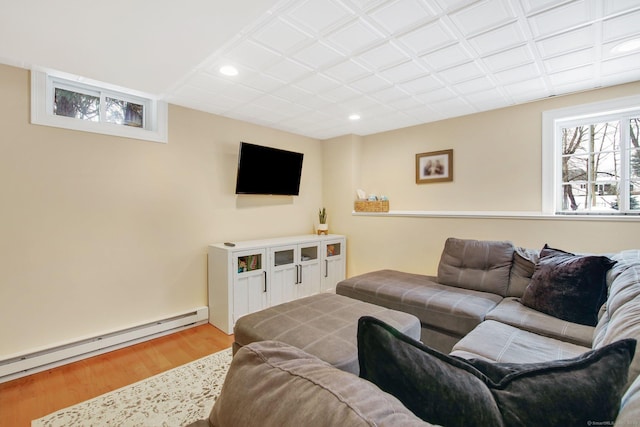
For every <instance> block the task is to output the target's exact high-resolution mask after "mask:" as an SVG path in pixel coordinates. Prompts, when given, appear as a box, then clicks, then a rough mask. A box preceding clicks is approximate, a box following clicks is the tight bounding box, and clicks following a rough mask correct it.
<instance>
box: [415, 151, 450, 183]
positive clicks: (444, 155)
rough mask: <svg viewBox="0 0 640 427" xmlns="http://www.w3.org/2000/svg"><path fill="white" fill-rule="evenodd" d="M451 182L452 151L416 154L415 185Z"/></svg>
mask: <svg viewBox="0 0 640 427" xmlns="http://www.w3.org/2000/svg"><path fill="white" fill-rule="evenodd" d="M449 181H453V149H450V150H440V151H431V152H429V153H419V154H416V184H432V183H435V182H449Z"/></svg>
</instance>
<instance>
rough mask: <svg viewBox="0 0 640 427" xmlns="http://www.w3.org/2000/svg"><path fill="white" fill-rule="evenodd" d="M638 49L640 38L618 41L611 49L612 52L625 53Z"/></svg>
mask: <svg viewBox="0 0 640 427" xmlns="http://www.w3.org/2000/svg"><path fill="white" fill-rule="evenodd" d="M638 49H640V38H638V39H631V40H627V41H624V42H622V43H619V44H617V45H615V46H614V47H613V49H611V51H612V52H613V53H625V52H631V51H634V50H638Z"/></svg>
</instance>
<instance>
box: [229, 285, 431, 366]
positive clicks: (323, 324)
mask: <svg viewBox="0 0 640 427" xmlns="http://www.w3.org/2000/svg"><path fill="white" fill-rule="evenodd" d="M362 316H372V317H375V318H378V319H380V320H382V321H384V322H386V323H388V324H389V325H391V326H393V327H394V328H396V329H398V330H399V331H401V332H403V333H404V334H406V335H408V336H410V337H411V338H414V339H416V340H419V339H420V321H419V320H418V318H417V317H416V316H414V315H412V314H408V313H403V312H401V311H396V310H390V309H388V308H384V307H380V306H377V305H374V304H369V303H366V302H362V301H359V300H356V299H353V298H349V297H345V296H342V295H336V294H329V293H322V294H316V295H312V296H310V297H306V298H301V299H298V300H294V301H291V302H287V303H284V304H280V305H276V306H273V307H269V308H267V309H265V310H262V311H258V312H255V313H252V314H248V315H246V316H243V317H241V318H240V319H238V321H237V322H236V324H235V326H234V328H233V333H234V339H235V342H234V343H233V354H235V353H236V351H238V350H239V349H240V347H242V346H245V345H247V344H250V343H252V342H254V341H267V340H275V341H281V342H284V343H287V344H290V345H292V346H294V347H298V348H299V349H302V350H304V351H306V352H307V353H310V354H312V355H314V356H317V357H319V358H320V359H322V360H324V361H325V362H328V363H330V364H331V365H333V366H335V367H336V368H338V369H342V370H343V371H347V372H351V373H353V374H356V375H358V373H359V371H360V367H359V365H358V346H357V331H358V319H359V318H360V317H362Z"/></svg>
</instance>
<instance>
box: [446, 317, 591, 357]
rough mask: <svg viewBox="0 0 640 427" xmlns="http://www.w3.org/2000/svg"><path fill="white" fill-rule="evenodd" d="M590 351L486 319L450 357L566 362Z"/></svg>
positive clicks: (461, 342) (456, 346)
mask: <svg viewBox="0 0 640 427" xmlns="http://www.w3.org/2000/svg"><path fill="white" fill-rule="evenodd" d="M589 350H591V348H590V347H586V346H582V345H576V344H571V343H569V342H565V341H561V340H558V339H555V338H549V337H545V336H542V335H538V334H534V333H533V332H528V331H525V330H522V329H520V328H517V327H515V326H511V325H507V324H505V323H501V322H496V321H495V320H485V321H484V322H482V323H481V324H479V325H478V326H476V327H475V329H474V330H473V331H471V332H469V333H468V334H467V335H466V336H464V337H463V338H462V339H461V340H460V341H458V343H457V344H456V345H454V346H453V351H452V352H451V355H454V356H459V357H463V358H465V359H471V358H480V359H485V360H489V361H491V362H505V363H535V362H546V361H548V360H557V359H568V358H571V357H576V356H579V355H580V354H582V353H585V352H587V351H589Z"/></svg>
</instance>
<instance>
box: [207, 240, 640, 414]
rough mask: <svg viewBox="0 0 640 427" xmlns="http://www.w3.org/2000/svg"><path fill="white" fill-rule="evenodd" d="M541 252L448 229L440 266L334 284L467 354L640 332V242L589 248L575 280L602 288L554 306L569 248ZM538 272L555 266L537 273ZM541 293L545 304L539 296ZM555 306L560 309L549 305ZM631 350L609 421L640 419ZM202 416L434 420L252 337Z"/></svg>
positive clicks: (558, 352)
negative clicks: (588, 261) (615, 249)
mask: <svg viewBox="0 0 640 427" xmlns="http://www.w3.org/2000/svg"><path fill="white" fill-rule="evenodd" d="M545 251H546V252H545ZM545 251H540V250H532V249H526V248H519V247H516V246H514V245H513V244H512V243H510V242H489V241H475V240H463V239H455V238H450V239H448V240H447V242H446V243H445V247H444V250H443V253H442V256H441V260H440V264H439V267H438V275H437V276H425V275H419V274H411V273H405V272H399V271H392V270H382V271H376V272H371V273H366V274H362V275H359V276H355V277H351V278H349V279H347V280H345V281H343V282H341V283H339V284H338V286H337V290H336V293H338V294H341V295H344V296H348V297H351V298H355V299H359V300H362V301H365V302H369V303H373V304H377V305H381V306H384V307H387V308H391V309H395V310H399V311H404V312H407V313H410V314H413V315H415V316H416V317H418V318H419V319H420V322H421V326H422V334H421V340H422V341H423V342H424V343H425V344H426V345H428V346H429V347H432V348H435V349H438V350H439V351H441V352H443V353H449V355H450V356H456V357H459V358H461V359H463V360H480V361H488V362H498V363H517V364H523V363H539V362H549V361H556V360H559V359H568V358H574V357H578V356H581V355H584V354H585V353H587V352H590V351H591V350H598V349H603V348H604V347H605V346H608V345H609V344H612V343H614V342H619V341H620V340H623V339H627V338H632V339H635V340H640V250H628V251H622V252H619V253H614V254H606V257H604V256H600V257H596V256H594V257H592V258H597V261H598V262H601V263H603V264H602V267H603V268H599V269H597V270H587V271H589V274H585V275H584V276H585V277H584V278H585V279H586V280H587V282H585V284H584V285H582V288H586V287H587V286H591V285H592V284H593V283H592V282H591V281H592V280H595V281H596V282H597V279H598V277H596V276H598V274H603V277H602V278H601V279H602V280H603V281H605V282H606V287H605V288H604V294H603V295H598V294H597V293H592V295H590V296H589V298H587V297H584V299H579V300H578V301H580V303H576V302H575V301H574V302H572V303H571V304H568V305H567V304H565V305H564V306H560V308H557V307H551V308H548V307H547V306H545V305H544V304H548V303H549V301H548V299H549V298H547V300H546V301H545V300H544V297H548V296H549V292H553V291H554V289H548V288H546V289H545V288H544V286H547V283H548V282H552V281H553V280H555V279H558V277H557V275H558V272H564V270H563V269H565V268H566V266H565V264H566V263H565V261H564V260H566V259H569V258H570V255H572V254H567V257H568V258H567V257H565V258H563V257H562V256H561V255H562V254H563V253H562V251H556V252H554V251H555V250H554V249H551V248H548V249H547V248H545ZM540 253H543V255H544V256H543V257H542V258H540ZM549 254H552V255H555V254H559V255H560V256H558V257H557V259H558V260H560V261H558V262H560V263H556V264H553V263H551V264H550V263H549V260H551V259H552V257H551V256H550V255H549ZM574 258H579V257H574ZM554 259H555V257H554ZM609 260H611V261H614V262H615V263H613V262H611V261H609ZM572 262H573V259H572ZM608 262H609V263H610V264H607V263H608ZM563 263H565V264H563ZM611 264H613V265H612V266H611ZM582 267H583V266H582V265H580V266H579V268H582ZM545 271H546V273H548V274H551V275H552V277H551V278H549V277H547V276H541V274H543V273H544V272H545ZM576 271H582V270H580V269H578V270H576ZM573 273H575V271H573ZM563 274H564V273H563ZM563 274H560V279H564V278H565V276H566V274H564V275H563ZM554 275H555V276H554ZM540 289H542V291H540ZM535 291H538V292H539V293H538V294H537V296H536V295H535V294H533V292H535ZM578 291H581V289H578ZM540 292H542V293H540ZM545 292H546V293H545ZM532 295H533V296H532ZM541 295H542V296H541ZM534 297H535V298H537V300H536V299H535V298H534ZM558 298H564V296H560V297H558ZM581 298H582V297H581ZM539 301H542V303H541V304H542V305H541V307H542V308H539V307H537V306H536V304H539ZM525 303H526V304H525ZM532 307H536V308H539V309H534V308H532ZM594 307H595V313H593V311H594ZM540 310H542V311H540ZM554 310H560V313H561V314H560V315H552V314H555V313H556V312H555V311H554ZM581 310H582V311H581ZM543 311H545V312H543ZM547 313H552V314H547ZM576 316H577V317H576ZM589 316H591V317H589ZM559 317H562V318H559ZM567 318H569V319H571V320H573V319H574V318H578V319H579V320H580V322H576V321H571V320H567ZM447 357H448V356H447ZM630 357H632V359H630V360H631V362H630V365H629V368H628V376H627V378H626V384H621V385H620V388H621V393H624V395H623V397H622V398H621V399H620V413H619V414H618V415H617V418H616V420H615V425H617V426H628V425H640V422H639V421H638V420H640V376H639V374H640V356H638V355H636V356H635V357H634V356H633V352H631V356H630ZM625 372H626V371H625ZM585 405H588V404H587V403H585ZM538 410H540V409H539V408H538ZM542 410H544V409H542ZM613 421H614V420H594V423H600V422H602V423H608V424H606V425H611V423H612V422H613ZM443 424H446V423H443ZM202 425H213V426H232V425H243V426H251V425H327V426H328V425H350V426H351V425H354V426H357V425H381V426H384V425H389V426H404V425H406V426H412V425H430V424H429V423H427V422H425V421H423V420H421V419H420V418H418V417H416V416H415V415H414V413H412V412H411V411H409V410H408V409H407V408H406V407H405V406H403V404H402V403H400V401H399V400H398V399H396V397H394V396H392V395H391V394H388V393H386V392H384V391H382V390H380V389H379V388H378V387H376V386H375V385H374V384H372V383H371V382H369V381H366V380H364V379H362V378H359V377H357V376H355V375H353V374H350V373H346V372H343V371H340V370H338V369H336V368H334V367H332V366H330V365H328V364H327V363H325V362H323V361H321V360H319V359H317V358H315V357H313V356H310V355H308V354H306V353H305V352H303V351H302V350H299V349H297V348H295V347H291V346H288V345H285V344H282V343H278V342H257V343H253V344H250V345H247V346H245V347H244V348H243V349H241V350H240V351H239V352H238V353H237V354H236V356H235V357H234V361H233V363H232V365H231V368H230V371H229V374H228V377H227V380H226V382H225V386H224V389H223V392H222V394H221V396H220V398H219V400H218V401H217V402H216V405H215V406H214V408H213V410H212V412H211V415H210V418H209V420H206V421H202ZM593 425H595V424H593Z"/></svg>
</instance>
